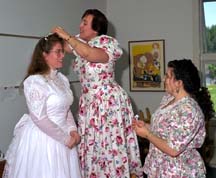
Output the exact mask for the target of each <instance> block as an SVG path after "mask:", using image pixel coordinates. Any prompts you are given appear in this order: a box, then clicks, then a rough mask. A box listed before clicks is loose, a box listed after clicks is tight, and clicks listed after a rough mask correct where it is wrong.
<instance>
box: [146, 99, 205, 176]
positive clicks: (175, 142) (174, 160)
mask: <svg viewBox="0 0 216 178" xmlns="http://www.w3.org/2000/svg"><path fill="white" fill-rule="evenodd" d="M172 99H173V97H172V96H171V95H166V96H165V97H164V98H163V100H162V102H161V105H160V107H159V108H158V109H157V110H156V112H155V113H154V114H153V115H152V121H151V123H152V124H151V130H152V132H153V133H154V134H155V135H157V136H159V137H160V138H163V139H165V140H167V141H168V145H169V146H170V147H171V148H173V149H175V150H177V151H178V152H179V155H178V156H176V157H171V156H168V155H167V154H165V153H163V152H162V151H160V150H159V149H157V148H156V147H155V146H154V145H153V144H150V149H149V153H148V155H147V157H146V160H145V164H144V172H145V173H146V174H147V175H148V177H150V178H204V177H205V165H204V162H203V160H202V158H201V156H200V154H199V153H198V151H197V150H196V149H197V148H199V147H201V146H202V144H203V142H204V139H205V135H206V131H205V121H204V115H203V113H202V111H201V109H200V107H199V106H198V104H197V102H196V101H195V100H194V99H193V98H191V97H184V98H182V99H181V100H179V101H177V102H176V103H174V104H171V105H168V106H166V105H167V104H168V103H169V102H170V101H171V100H172ZM165 106H166V107H165Z"/></svg>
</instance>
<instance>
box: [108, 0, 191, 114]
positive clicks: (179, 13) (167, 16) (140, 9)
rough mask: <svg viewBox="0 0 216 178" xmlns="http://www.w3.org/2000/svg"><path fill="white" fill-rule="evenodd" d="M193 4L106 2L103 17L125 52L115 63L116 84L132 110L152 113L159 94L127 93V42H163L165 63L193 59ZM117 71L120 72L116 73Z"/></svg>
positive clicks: (185, 1) (182, 1)
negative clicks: (121, 89) (129, 98)
mask: <svg viewBox="0 0 216 178" xmlns="http://www.w3.org/2000/svg"><path fill="white" fill-rule="evenodd" d="M192 1H193V0H180V1H179V0H163V1H158V0H133V1H131V0H109V1H107V15H108V18H109V20H110V21H111V23H112V24H113V26H114V27H115V28H114V29H112V32H113V31H114V32H113V33H114V34H115V35H116V37H117V39H118V40H119V42H120V44H121V45H122V47H123V48H124V50H125V54H124V57H123V58H122V59H121V60H122V61H119V62H118V63H117V68H118V70H117V75H116V77H120V78H118V81H120V83H121V84H122V86H123V88H124V89H126V90H127V91H128V93H129V95H130V96H131V98H132V100H133V104H134V110H135V111H137V110H139V109H144V108H145V107H149V108H150V111H151V112H153V111H154V110H155V109H156V108H157V106H158V104H159V101H160V99H161V97H162V95H163V92H130V91H129V90H130V89H129V88H130V87H129V66H128V63H129V57H128V41H136V40H152V39H164V40H165V60H166V63H167V62H168V61H170V60H173V59H179V58H192V57H193V13H192ZM119 69H121V70H119Z"/></svg>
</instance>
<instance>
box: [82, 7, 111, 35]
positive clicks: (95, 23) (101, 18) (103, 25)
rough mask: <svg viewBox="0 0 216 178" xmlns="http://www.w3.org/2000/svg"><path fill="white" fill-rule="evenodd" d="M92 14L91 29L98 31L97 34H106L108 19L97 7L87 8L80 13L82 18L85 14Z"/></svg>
mask: <svg viewBox="0 0 216 178" xmlns="http://www.w3.org/2000/svg"><path fill="white" fill-rule="evenodd" d="M87 15H92V16H93V19H92V26H91V27H92V29H93V30H94V31H96V32H98V35H106V34H107V28H108V20H107V18H106V16H105V15H104V14H103V13H102V12H101V11H99V10H98V9H87V10H86V11H85V12H84V14H83V15H82V19H83V18H84V17H85V16H87Z"/></svg>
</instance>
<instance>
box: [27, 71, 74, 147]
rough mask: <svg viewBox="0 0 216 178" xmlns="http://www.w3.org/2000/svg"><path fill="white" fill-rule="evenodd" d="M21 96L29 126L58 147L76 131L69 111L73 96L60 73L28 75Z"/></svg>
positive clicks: (65, 79)
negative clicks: (44, 135)
mask: <svg viewBox="0 0 216 178" xmlns="http://www.w3.org/2000/svg"><path fill="white" fill-rule="evenodd" d="M24 93H25V97H26V101H27V106H28V109H29V113H30V116H31V118H32V120H33V122H34V123H35V124H36V125H37V126H38V127H39V128H40V129H41V130H42V131H43V132H45V133H46V134H48V135H49V136H51V137H52V138H54V139H56V140H58V141H59V142H61V143H64V144H65V142H66V140H67V139H68V138H69V134H68V133H69V132H70V131H71V130H72V129H73V130H76V125H75V122H74V119H73V116H72V113H71V111H70V105H71V104H72V102H73V94H72V91H71V90H70V86H69V82H68V79H67V78H66V77H65V76H64V75H62V74H61V73H60V72H57V71H53V70H52V71H51V73H50V74H49V75H46V76H42V75H32V76H29V77H28V78H27V79H26V80H25V81H24Z"/></svg>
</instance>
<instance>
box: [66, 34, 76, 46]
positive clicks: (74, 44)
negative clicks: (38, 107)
mask: <svg viewBox="0 0 216 178" xmlns="http://www.w3.org/2000/svg"><path fill="white" fill-rule="evenodd" d="M71 38H73V37H72V36H70V35H69V37H68V38H67V39H66V41H67V42H68V43H69V44H70V45H71V46H72V48H73V49H76V47H77V43H76V41H74V43H73V44H71V43H70V42H69V40H70V39H71ZM72 42H73V41H72Z"/></svg>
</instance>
